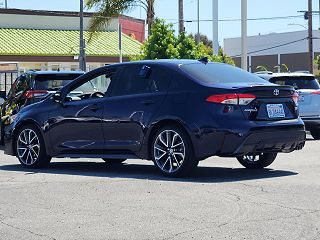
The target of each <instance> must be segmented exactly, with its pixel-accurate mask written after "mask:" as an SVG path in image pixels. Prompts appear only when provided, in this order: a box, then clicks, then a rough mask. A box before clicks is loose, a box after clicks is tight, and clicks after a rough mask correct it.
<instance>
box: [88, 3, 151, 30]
mask: <svg viewBox="0 0 320 240" xmlns="http://www.w3.org/2000/svg"><path fill="white" fill-rule="evenodd" d="M154 3H155V0H87V2H86V6H87V8H89V9H92V8H93V9H97V12H96V13H95V14H94V16H93V18H92V20H91V21H90V25H89V32H91V35H92V34H93V33H94V32H96V31H98V30H101V29H102V28H103V26H105V24H107V23H108V22H109V21H110V20H111V18H112V17H117V16H119V15H121V14H123V13H125V12H128V11H130V10H131V9H132V8H135V7H142V8H143V9H144V10H145V11H146V14H147V24H148V34H149V35H150V33H151V25H152V22H153V20H154V17H155V13H154Z"/></svg>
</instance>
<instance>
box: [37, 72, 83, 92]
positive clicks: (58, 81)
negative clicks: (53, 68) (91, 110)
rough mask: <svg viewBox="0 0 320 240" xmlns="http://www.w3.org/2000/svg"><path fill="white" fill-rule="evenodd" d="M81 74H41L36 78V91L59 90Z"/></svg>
mask: <svg viewBox="0 0 320 240" xmlns="http://www.w3.org/2000/svg"><path fill="white" fill-rule="evenodd" d="M79 76H81V74H39V75H36V76H35V84H34V88H35V89H36V90H49V91H50V90H59V89H60V88H62V87H64V86H65V85H67V84H68V83H70V82H72V81H73V80H74V79H75V78H77V77H79Z"/></svg>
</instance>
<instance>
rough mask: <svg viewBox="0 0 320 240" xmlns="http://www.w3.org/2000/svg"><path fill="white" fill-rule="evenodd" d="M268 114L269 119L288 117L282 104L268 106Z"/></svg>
mask: <svg viewBox="0 0 320 240" xmlns="http://www.w3.org/2000/svg"><path fill="white" fill-rule="evenodd" d="M267 112H268V117H269V118H284V117H285V116H286V114H285V113H284V109H283V105H282V104H267Z"/></svg>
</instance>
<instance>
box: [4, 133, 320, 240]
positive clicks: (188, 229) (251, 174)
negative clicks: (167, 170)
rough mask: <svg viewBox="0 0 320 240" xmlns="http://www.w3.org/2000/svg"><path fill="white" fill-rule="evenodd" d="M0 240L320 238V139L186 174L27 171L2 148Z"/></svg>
mask: <svg viewBox="0 0 320 240" xmlns="http://www.w3.org/2000/svg"><path fill="white" fill-rule="evenodd" d="M0 239H1V240H9V239H10V240H11V239H14V240H17V239H23V240H26V239H32V240H37V239H68V240H69V239H139V240H141V239H246V240H248V239H259V240H262V239H282V240H283V239H290V240H293V239H299V240H300V239H314V240H316V239H320V141H314V140H312V139H311V138H309V139H308V141H307V143H306V147H305V148H304V149H303V150H302V151H296V152H293V153H290V154H280V155H279V156H278V158H277V160H276V161H275V162H274V163H273V164H272V165H271V166H270V168H269V169H266V170H246V169H244V168H243V167H241V165H240V164H239V163H238V162H237V161H236V160H235V159H233V158H218V157H213V158H210V159H207V160H205V161H203V162H201V163H200V165H199V167H198V169H197V171H196V172H195V174H194V175H193V176H192V177H190V178H183V179H170V178H166V177H163V176H162V175H160V174H159V173H158V172H157V170H156V169H155V167H154V166H153V164H152V163H151V162H147V161H142V160H128V161H127V162H126V163H125V164H122V165H119V166H115V165H108V164H106V163H104V162H103V161H102V160H99V159H76V160H75V159H53V161H52V164H51V165H50V167H48V168H45V169H40V170H30V169H24V168H22V167H21V166H20V165H19V164H18V161H17V160H16V159H15V158H14V157H9V156H5V155H4V154H3V151H2V150H0Z"/></svg>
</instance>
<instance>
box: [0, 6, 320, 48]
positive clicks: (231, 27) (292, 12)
mask: <svg viewBox="0 0 320 240" xmlns="http://www.w3.org/2000/svg"><path fill="white" fill-rule="evenodd" d="M4 1H5V0H0V7H1V4H2V3H4ZM7 1H8V7H9V8H21V9H43V10H65V11H79V0H54V1H52V0H7ZM319 2H320V0H313V9H314V11H319ZM3 5H4V4H3ZM307 7H308V1H307V0H248V18H269V17H285V16H297V15H302V13H298V11H304V10H307ZM155 12H156V16H157V17H159V18H163V19H165V20H167V21H168V22H171V23H173V24H174V28H175V29H176V30H177V29H178V24H177V21H178V0H156V6H155ZM126 15H129V16H133V17H136V18H140V17H141V18H145V15H146V14H145V12H144V10H143V9H140V8H139V7H137V8H135V9H133V10H132V11H130V12H127V13H126ZM184 15H185V20H196V18H197V0H184ZM239 18H241V0H219V19H220V20H230V19H239ZM211 19H212V0H200V20H211ZM313 20H314V24H313V28H314V29H318V28H319V22H320V21H319V16H318V15H317V16H314V17H313ZM291 24H298V25H291ZM301 25H302V26H301ZM304 27H307V21H306V20H304V18H303V17H295V18H289V19H278V20H255V21H253V20H251V21H248V35H250V36H251V35H257V34H269V33H274V32H290V31H301V30H304ZM185 28H186V31H187V32H188V33H196V32H197V23H185ZM200 32H201V33H203V34H206V35H207V36H208V37H209V38H210V39H212V23H211V22H205V21H204V22H201V23H200ZM240 33H241V25H240V21H232V22H224V21H220V22H219V44H220V45H221V46H223V39H224V38H232V37H239V36H240Z"/></svg>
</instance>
